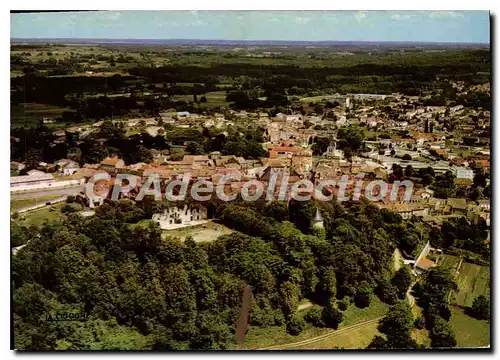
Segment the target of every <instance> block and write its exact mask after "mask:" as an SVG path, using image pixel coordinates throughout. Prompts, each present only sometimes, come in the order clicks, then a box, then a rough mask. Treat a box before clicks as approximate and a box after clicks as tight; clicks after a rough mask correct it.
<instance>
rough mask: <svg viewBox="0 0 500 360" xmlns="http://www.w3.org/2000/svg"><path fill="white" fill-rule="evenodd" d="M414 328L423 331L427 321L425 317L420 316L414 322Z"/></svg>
mask: <svg viewBox="0 0 500 360" xmlns="http://www.w3.org/2000/svg"><path fill="white" fill-rule="evenodd" d="M413 327H414V328H415V329H423V328H424V327H425V319H424V318H423V316H418V317H417V318H416V319H415V321H414V322H413Z"/></svg>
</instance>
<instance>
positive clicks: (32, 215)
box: [19, 202, 65, 227]
mask: <svg viewBox="0 0 500 360" xmlns="http://www.w3.org/2000/svg"><path fill="white" fill-rule="evenodd" d="M64 205H65V203H64V202H61V203H59V204H55V205H52V206H46V207H44V208H41V209H39V210H34V211H30V212H27V213H24V214H20V216H19V220H20V222H21V224H22V225H26V226H32V225H33V226H38V227H40V226H41V225H43V224H44V223H46V222H51V221H57V220H63V219H64V218H65V216H64V215H63V214H61V212H60V210H61V208H62V207H63V206H64Z"/></svg>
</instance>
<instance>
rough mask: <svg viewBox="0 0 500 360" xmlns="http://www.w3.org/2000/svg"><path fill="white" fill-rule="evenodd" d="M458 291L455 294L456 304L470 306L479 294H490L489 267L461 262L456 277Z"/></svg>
mask: <svg viewBox="0 0 500 360" xmlns="http://www.w3.org/2000/svg"><path fill="white" fill-rule="evenodd" d="M456 282H457V285H458V289H459V291H458V293H457V294H456V296H455V302H456V304H458V305H460V306H465V307H467V306H472V303H473V301H474V299H475V298H476V297H478V296H479V295H485V296H487V297H489V295H490V269H489V268H488V267H486V266H480V265H476V264H471V263H468V262H465V261H464V262H463V263H462V266H461V267H460V270H459V276H458V278H457V279H456Z"/></svg>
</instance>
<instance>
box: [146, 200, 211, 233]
mask: <svg viewBox="0 0 500 360" xmlns="http://www.w3.org/2000/svg"><path fill="white" fill-rule="evenodd" d="M152 220H153V221H156V222H158V223H159V224H160V227H161V228H162V229H164V230H168V229H176V228H180V227H186V226H194V225H199V224H203V223H205V222H206V220H207V210H206V208H205V207H202V206H200V207H193V206H188V205H184V207H182V208H180V207H177V206H174V207H170V208H168V209H165V210H164V211H163V212H162V213H157V214H154V215H153V218H152Z"/></svg>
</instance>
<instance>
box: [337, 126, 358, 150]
mask: <svg viewBox="0 0 500 360" xmlns="http://www.w3.org/2000/svg"><path fill="white" fill-rule="evenodd" d="M337 137H338V138H339V145H340V147H341V148H344V147H349V148H351V150H352V151H353V152H355V153H357V152H358V151H360V150H361V149H362V147H363V140H364V139H365V134H364V131H363V130H362V129H360V128H358V127H353V126H349V127H347V128H341V129H340V130H339V131H338V134H337Z"/></svg>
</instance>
